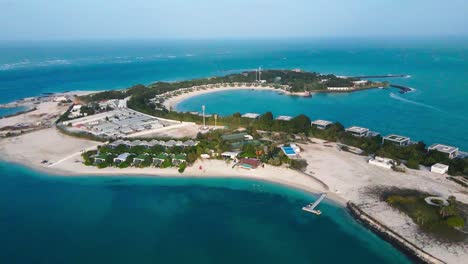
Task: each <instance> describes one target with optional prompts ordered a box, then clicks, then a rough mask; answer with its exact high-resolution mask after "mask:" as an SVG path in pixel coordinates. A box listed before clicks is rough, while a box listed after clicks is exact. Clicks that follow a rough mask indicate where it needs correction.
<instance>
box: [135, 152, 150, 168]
mask: <svg viewBox="0 0 468 264" xmlns="http://www.w3.org/2000/svg"><path fill="white" fill-rule="evenodd" d="M148 157H149V154H148V153H144V154H140V155H138V156H136V157H135V158H134V159H133V165H134V166H138V165H140V164H141V163H143V162H144V161H145V160H146V159H147V158H148Z"/></svg>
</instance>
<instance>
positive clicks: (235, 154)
mask: <svg viewBox="0 0 468 264" xmlns="http://www.w3.org/2000/svg"><path fill="white" fill-rule="evenodd" d="M239 154H240V152H237V151H226V152H223V153H221V157H223V158H225V159H235V158H238V157H239Z"/></svg>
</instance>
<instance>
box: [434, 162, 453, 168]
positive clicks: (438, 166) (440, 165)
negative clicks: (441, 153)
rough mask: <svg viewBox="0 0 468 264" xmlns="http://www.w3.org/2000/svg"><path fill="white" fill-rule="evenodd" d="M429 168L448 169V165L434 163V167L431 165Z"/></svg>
mask: <svg viewBox="0 0 468 264" xmlns="http://www.w3.org/2000/svg"><path fill="white" fill-rule="evenodd" d="M431 167H435V168H438V169H448V167H449V166H448V165H445V164H442V163H436V164H434V165H432V166H431Z"/></svg>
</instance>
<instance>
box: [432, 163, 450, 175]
mask: <svg viewBox="0 0 468 264" xmlns="http://www.w3.org/2000/svg"><path fill="white" fill-rule="evenodd" d="M448 169H449V166H448V165H445V164H442V163H436V164H434V165H432V166H431V172H434V173H438V174H445V173H447V172H448Z"/></svg>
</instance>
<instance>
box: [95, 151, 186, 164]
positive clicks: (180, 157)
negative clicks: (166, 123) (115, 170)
mask: <svg viewBox="0 0 468 264" xmlns="http://www.w3.org/2000/svg"><path fill="white" fill-rule="evenodd" d="M108 155H110V154H104V153H101V154H96V155H94V156H92V158H94V164H96V165H97V164H100V163H103V162H105V161H106V160H107V158H108ZM130 157H133V161H132V165H133V166H139V165H140V164H142V163H143V162H144V161H145V160H146V159H147V158H151V164H152V165H153V166H156V167H157V166H160V165H161V164H162V163H163V162H164V161H165V160H167V159H171V161H172V165H173V166H179V165H181V164H182V163H186V162H187V154H185V153H181V154H176V155H174V154H167V153H160V154H157V155H151V154H149V153H143V154H140V155H135V154H132V153H128V152H125V153H122V154H120V155H118V156H117V157H115V158H113V162H114V164H115V165H119V164H121V163H124V162H126V161H127V160H128V159H129V158H130Z"/></svg>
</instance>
